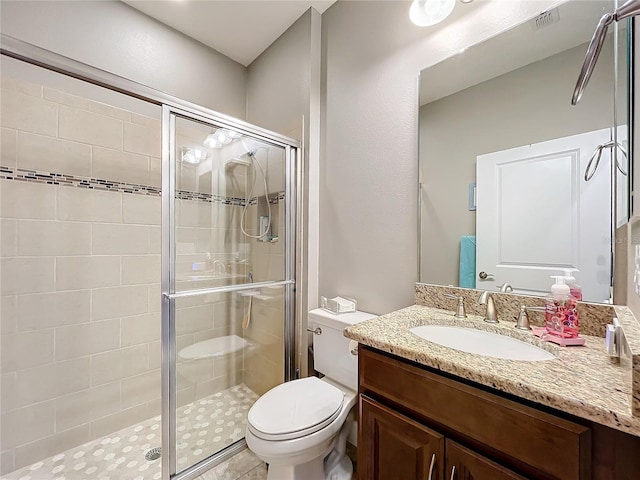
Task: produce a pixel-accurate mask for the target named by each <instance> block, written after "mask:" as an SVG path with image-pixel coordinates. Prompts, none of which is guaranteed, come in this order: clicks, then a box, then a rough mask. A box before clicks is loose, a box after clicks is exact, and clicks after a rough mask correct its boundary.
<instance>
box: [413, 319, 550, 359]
mask: <svg viewBox="0 0 640 480" xmlns="http://www.w3.org/2000/svg"><path fill="white" fill-rule="evenodd" d="M409 331H410V332H411V333H413V334H414V335H417V336H418V337H420V338H424V339H425V340H429V341H430V342H434V343H437V344H439V345H443V346H445V347H449V348H454V349H456V350H462V351H463V352H468V353H475V354H476V355H483V356H485V357H495V358H504V359H506V360H524V361H528V362H540V361H543V360H551V359H553V358H555V356H554V355H553V354H552V353H549V352H547V351H546V350H543V349H541V348H538V347H536V346H535V345H531V344H529V343H525V342H521V341H520V340H517V339H515V338H511V337H507V336H504V335H499V334H497V333H491V332H485V331H484V330H476V329H474V328H464V327H452V326H448V325H423V326H421V327H414V328H412V329H410V330H409Z"/></svg>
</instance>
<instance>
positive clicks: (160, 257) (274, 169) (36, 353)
mask: <svg viewBox="0 0 640 480" xmlns="http://www.w3.org/2000/svg"><path fill="white" fill-rule="evenodd" d="M1 59H2V78H1V83H0V88H1V102H2V111H1V115H0V121H1V123H2V125H1V126H2V143H1V154H2V155H1V161H0V197H1V198H0V217H1V218H0V221H1V224H0V229H1V231H0V233H1V235H2V247H1V249H0V255H1V262H2V263H1V284H0V292H1V294H2V297H1V303H2V305H1V306H2V318H1V321H2V322H1V323H2V330H1V332H0V340H1V344H2V345H1V350H0V355H1V358H0V370H1V371H0V373H1V380H2V389H1V391H0V409H1V413H2V419H1V425H0V429H1V437H0V455H1V458H0V465H1V468H2V470H1V471H0V476H1V477H2V478H3V479H8V480H14V479H15V480H18V479H25V480H26V479H31V480H41V479H42V480H45V479H49V478H51V479H57V478H65V479H66V480H72V479H87V478H95V479H108V478H112V479H119V480H120V479H121V480H128V479H131V480H141V479H165V480H168V479H170V478H180V479H182V478H184V479H189V478H195V477H197V476H198V475H199V474H201V473H202V472H204V471H205V470H207V469H208V468H210V467H211V466H212V465H214V464H215V463H217V462H219V461H221V460H223V459H225V458H228V457H229V456H231V455H233V454H234V453H236V452H237V451H239V450H241V449H242V448H244V446H245V443H244V431H245V425H246V415H247V412H248V409H249V408H250V406H251V405H252V404H253V402H254V401H255V400H256V399H257V398H258V396H259V395H261V394H262V393H264V392H265V391H266V390H268V389H269V388H271V387H273V386H275V385H277V384H279V383H281V382H283V381H285V380H288V379H291V378H293V376H294V372H295V364H294V358H295V356H294V350H295V344H294V338H295V322H294V307H295V290H294V286H295V270H296V269H295V261H296V260H295V259H296V256H295V251H296V248H295V245H296V243H295V242H296V238H295V220H296V211H297V209H296V205H297V203H296V195H297V188H298V185H299V181H298V179H297V178H298V174H299V168H298V162H299V161H300V158H299V147H298V144H297V142H296V141H295V140H291V139H288V138H286V137H283V136H281V135H278V134H275V133H272V132H268V131H265V130H263V129H260V128H258V127H255V126H253V125H250V124H248V123H245V122H242V121H238V120H235V119H232V118H230V117H226V116H224V115H220V114H217V113H215V112H211V111H208V110H206V109H202V108H199V107H197V106H195V105H192V104H189V103H187V102H183V101H180V100H178V99H175V98H172V97H169V96H167V95H164V94H161V93H159V92H156V91H153V90H151V89H148V88H146V87H142V86H140V85H137V84H134V83H133V82H129V81H126V80H123V79H121V78H119V77H115V76H112V75H109V74H107V73H105V72H101V71H97V70H95V69H92V68H90V67H88V66H86V65H82V64H78V63H76V62H73V61H70V60H69V59H66V58H63V57H59V56H57V55H55V54H52V53H50V52H46V51H43V50H41V49H38V48H36V47H32V46H30V45H26V44H23V43H20V42H17V41H15V40H13V39H10V38H7V37H4V36H3V37H2V57H1ZM36 65H37V66H36Z"/></svg>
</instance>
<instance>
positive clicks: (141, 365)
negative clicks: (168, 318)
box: [0, 78, 160, 473]
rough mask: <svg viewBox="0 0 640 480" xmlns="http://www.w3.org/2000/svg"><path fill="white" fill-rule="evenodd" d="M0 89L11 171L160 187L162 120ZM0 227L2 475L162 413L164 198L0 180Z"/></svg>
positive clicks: (35, 91)
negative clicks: (161, 242) (161, 227)
mask: <svg viewBox="0 0 640 480" xmlns="http://www.w3.org/2000/svg"><path fill="white" fill-rule="evenodd" d="M0 86H1V92H0V93H1V99H0V102H1V105H0V122H1V126H2V145H1V147H2V148H1V162H0V163H1V164H2V165H5V166H9V167H13V168H16V167H17V168H21V169H31V170H38V171H43V172H55V173H63V174H69V175H75V176H82V177H93V178H100V179H104V180H116V181H125V182H129V183H135V184H144V185H152V186H159V184H160V182H159V176H158V175H157V173H156V172H154V165H157V164H159V163H160V159H159V156H160V140H159V139H160V137H159V135H160V121H159V120H158V119H155V118H149V117H144V116H140V115H137V114H134V113H132V112H129V111H125V110H121V109H118V108H114V107H111V106H109V105H105V104H101V103H97V102H94V101H91V100H88V99H86V98H81V97H77V96H73V95H69V94H66V93H63V92H60V91H56V90H52V89H49V88H47V87H43V86H40V85H34V84H31V83H26V82H21V81H17V80H13V79H6V78H3V79H2V83H1V85H0ZM158 113H159V112H158ZM0 217H1V222H2V223H1V225H0V226H1V228H2V248H1V251H0V254H1V257H2V258H0V269H1V282H2V283H1V285H0V292H1V294H2V297H1V302H2V331H1V334H0V377H1V384H2V389H1V394H0V414H1V419H0V424H1V425H2V434H1V436H0V450H1V455H2V459H3V461H2V467H1V468H2V473H6V472H7V471H11V470H13V469H14V468H19V467H21V466H23V465H27V464H29V463H32V462H34V461H37V460H39V459H42V458H45V457H46V456H48V455H51V454H54V453H57V452H60V451H63V450H66V449H68V448H71V447H73V446H76V445H78V444H80V443H83V442H85V441H88V440H90V439H93V438H97V437H100V436H101V435H104V434H106V433H109V432H111V431H115V430H117V429H118V428H120V427H121V426H125V425H129V424H131V423H133V422H136V421H139V420H142V419H144V418H148V417H149V416H152V415H155V414H157V412H158V408H157V404H158V401H157V400H158V399H159V397H160V383H159V375H160V370H159V366H160V365H159V348H158V347H159V338H160V313H159V310H160V306H159V280H160V255H159V253H160V251H159V238H158V237H159V235H160V231H159V228H158V225H159V223H160V198H159V197H149V196H144V195H134V194H127V193H119V192H105V191H98V190H90V189H82V188H76V187H69V186H56V185H45V184H37V183H29V182H20V181H8V180H2V181H0Z"/></svg>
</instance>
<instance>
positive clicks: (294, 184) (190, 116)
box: [161, 104, 300, 480]
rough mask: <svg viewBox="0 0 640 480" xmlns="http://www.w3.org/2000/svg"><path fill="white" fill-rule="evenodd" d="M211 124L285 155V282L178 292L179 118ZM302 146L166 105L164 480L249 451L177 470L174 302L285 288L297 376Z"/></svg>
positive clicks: (288, 353) (289, 375)
mask: <svg viewBox="0 0 640 480" xmlns="http://www.w3.org/2000/svg"><path fill="white" fill-rule="evenodd" d="M178 117H180V118H183V119H187V120H191V121H194V122H198V123H202V124H206V125H208V126H210V127H211V128H212V129H213V128H228V129H232V130H235V131H237V132H238V133H241V134H242V135H248V136H251V137H253V138H256V139H259V140H260V141H262V142H265V143H268V144H270V145H272V146H275V147H280V148H283V149H284V151H285V210H284V218H285V224H284V227H285V235H284V242H285V244H284V245H285V246H284V262H285V265H284V279H283V280H275V281H265V282H256V283H253V282H252V283H242V284H235V285H225V286H222V287H212V288H205V289H198V290H187V291H180V292H176V290H175V271H174V266H175V255H176V252H175V243H176V242H175V230H176V223H175V198H176V197H175V193H176V165H177V158H176V138H175V137H176V118H178ZM299 171H300V147H299V144H298V142H297V141H296V140H293V139H290V138H287V137H284V136H281V135H279V134H276V133H273V132H267V131H266V130H262V129H260V128H257V127H255V126H253V125H250V124H248V123H246V122H242V121H234V120H233V119H231V118H230V117H226V116H222V115H219V114H215V113H212V112H203V111H201V112H193V111H190V110H185V109H183V108H179V107H176V106H170V105H166V104H164V105H163V106H162V259H161V265H162V283H161V289H162V334H161V345H162V369H161V370H162V451H163V452H167V451H168V452H170V455H163V456H162V479H163V480H169V479H171V480H190V479H192V478H194V477H196V476H198V475H200V474H202V473H203V472H205V471H206V470H208V469H210V468H211V467H212V466H213V465H214V464H216V463H219V462H220V461H222V460H223V459H225V458H227V457H229V456H231V455H233V454H234V453H236V452H237V451H239V450H241V449H243V448H245V446H246V442H245V440H244V439H242V440H239V441H238V442H235V443H234V444H232V445H230V446H228V447H226V448H225V449H223V450H222V451H221V452H216V453H214V454H212V455H211V456H210V457H208V458H206V459H204V460H202V461H200V462H198V463H196V464H195V465H192V466H191V467H188V468H187V469H185V470H184V471H182V472H181V473H179V474H178V473H177V472H176V440H177V435H176V428H177V425H176V411H177V402H176V395H177V388H176V381H177V378H176V373H177V362H176V349H175V339H176V329H175V325H176V323H175V320H176V317H175V314H176V309H175V301H176V300H177V299H179V298H186V297H195V296H200V295H209V294H213V293H228V292H240V291H244V290H254V289H256V288H260V287H266V286H284V331H283V336H284V352H283V353H284V372H283V375H284V380H285V381H288V380H291V379H293V378H294V376H295V372H296V366H295V358H296V355H295V349H296V348H295V339H296V335H295V334H296V332H295V311H296V308H295V306H296V302H295V300H296V289H295V284H296V281H295V278H296V277H295V273H296V268H295V267H296V219H297V212H298V208H296V206H297V204H298V202H297V200H296V198H297V193H298V182H299V180H300V176H299V175H298V172H299Z"/></svg>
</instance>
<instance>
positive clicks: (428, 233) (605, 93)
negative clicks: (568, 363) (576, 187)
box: [419, 0, 631, 302]
mask: <svg viewBox="0 0 640 480" xmlns="http://www.w3.org/2000/svg"><path fill="white" fill-rule="evenodd" d="M558 8H559V18H560V20H559V21H558V22H555V23H553V24H550V25H548V26H545V27H544V28H536V26H535V19H533V20H530V21H528V22H525V23H524V24H521V25H518V26H515V27H514V28H512V29H511V30H507V31H505V32H504V33H502V34H500V35H498V36H496V37H493V38H491V39H488V40H486V41H484V42H482V43H480V44H477V45H473V46H471V47H470V48H467V49H466V50H465V51H464V53H462V54H458V55H455V56H453V57H450V58H448V59H446V60H443V61H442V62H440V63H438V64H435V65H433V66H431V67H429V68H426V69H424V70H423V71H422V72H421V74H420V148H419V162H420V164H419V172H420V227H419V232H420V268H419V271H420V275H419V279H420V281H421V282H425V283H431V284H440V285H454V286H458V285H461V283H460V267H461V263H462V262H461V239H462V238H463V237H465V236H473V235H476V215H477V214H478V212H477V210H472V209H471V208H470V203H469V185H470V184H473V183H475V182H476V158H477V157H479V156H482V155H486V154H489V153H492V152H501V151H504V150H510V149H516V148H518V147H522V146H531V145H534V144H542V143H545V142H550V141H553V140H557V139H562V138H566V137H572V136H576V135H581V134H586V133H588V132H594V131H598V130H603V129H608V131H609V132H611V131H612V130H613V129H612V127H613V126H614V125H616V124H617V125H619V126H620V127H619V129H618V132H622V133H619V136H621V139H622V140H621V139H618V142H619V143H620V144H621V145H622V146H623V147H625V148H626V146H627V142H625V141H624V139H626V138H627V135H626V132H627V126H626V125H627V123H628V122H627V118H628V114H629V109H628V105H629V98H628V96H627V95H626V94H627V92H629V89H628V87H627V77H626V70H627V69H628V64H627V52H628V50H627V32H626V24H624V23H619V24H617V25H616V28H618V29H619V31H618V33H615V30H613V31H611V32H610V35H609V36H608V38H607V40H606V42H605V45H604V47H603V50H602V54H601V56H600V60H599V62H598V66H597V68H596V70H595V71H594V73H593V77H592V78H591V82H590V84H589V90H588V92H587V94H585V96H584V97H583V99H582V100H581V102H580V104H579V105H577V106H571V92H572V91H573V87H574V86H575V81H576V78H577V75H578V72H579V71H580V67H581V66H582V62H583V60H584V55H585V52H586V49H587V44H588V41H589V39H590V38H591V35H592V33H593V29H594V26H595V25H596V24H597V23H598V21H599V19H600V17H601V16H602V15H603V13H606V12H608V11H612V10H613V9H614V8H615V4H614V2H613V1H609V0H603V1H597V0H596V1H590V2H584V1H574V0H571V1H568V2H566V3H563V4H561V5H559V7H558ZM616 68H617V71H618V75H617V77H615V76H614V72H615V71H616ZM616 79H617V80H616ZM616 82H617V83H616ZM616 85H617V88H616V90H617V97H616V99H617V101H616V102H615V107H616V108H615V109H614V101H613V99H614V86H616ZM614 110H617V113H614ZM614 115H615V118H614ZM609 135H610V134H609ZM609 135H607V138H606V141H609V140H610V136H609ZM600 143H601V142H598V143H596V144H595V145H594V146H593V148H595V146H596V145H598V144H600ZM593 148H592V149H591V150H590V151H588V152H585V153H584V157H586V160H587V161H588V160H589V158H590V157H591V154H592V153H593ZM616 153H617V154H618V160H619V161H620V163H621V164H623V168H624V169H625V170H626V167H625V165H626V164H627V163H628V162H629V161H631V160H630V159H629V160H628V159H626V158H622V157H623V155H622V154H621V152H620V151H618V152H616ZM610 155H611V150H605V151H604V152H603V155H602V159H601V165H600V169H599V175H602V176H604V175H608V178H607V179H603V180H602V182H603V184H606V186H609V185H610V183H609V182H610V165H611V162H610ZM580 161H583V160H580ZM554 167H556V165H554ZM557 167H558V168H560V165H557ZM576 168H577V169H578V170H581V172H580V173H581V175H584V166H580V167H579V168H578V167H576ZM580 178H581V177H580ZM523 181H525V182H529V181H533V178H532V177H530V176H527V178H525V179H524V180H523ZM594 181H595V180H594ZM627 182H628V178H627V177H625V176H622V175H621V174H618V187H620V189H617V199H618V201H617V203H618V209H619V210H620V213H619V218H620V219H621V221H622V222H623V223H624V222H625V221H626V218H627V212H626V209H625V207H626V204H627V200H626V199H625V195H626V186H627ZM583 183H584V182H583ZM589 183H590V182H589ZM545 185H546V187H545V188H551V186H550V185H551V183H550V182H547V183H546V184H545ZM538 187H539V188H538V189H537V190H538V191H539V192H538V193H539V195H540V196H544V195H545V193H544V190H543V189H542V188H541V187H540V186H538ZM591 187H592V185H589V188H591ZM556 188H559V187H557V186H556ZM535 190H536V189H532V190H531V191H535ZM576 195H577V194H576ZM609 195H610V194H609ZM608 198H609V200H608V201H605V202H604V203H598V206H599V208H610V207H607V205H611V204H612V202H611V196H609V197H608ZM522 200H523V201H522V202H521V203H520V206H519V208H518V209H517V211H518V212H522V214H523V215H526V212H527V211H534V209H535V208H536V206H537V204H538V202H539V199H538V197H536V196H535V195H532V196H530V197H529V198H528V200H529V202H527V203H524V195H523V198H522ZM575 200H576V202H580V203H578V205H579V209H580V211H583V212H589V211H595V210H594V209H593V208H591V209H589V208H586V206H585V205H583V204H582V203H581V202H583V201H585V200H584V199H583V198H580V197H579V196H576V197H575ZM567 201H568V200H567ZM567 216H568V217H570V215H569V214H567ZM603 218H604V219H605V220H603V222H607V225H609V222H610V220H609V219H610V214H608V215H605V214H603ZM618 225H620V222H618ZM531 228H532V229H533V228H534V227H533V226H531ZM539 228H540V231H539V233H540V236H541V237H544V238H545V239H546V237H545V235H550V231H553V228H550V227H539ZM608 228H610V226H609V227H608ZM609 231H611V230H609V229H608V230H607V233H605V236H604V238H603V237H602V236H600V237H597V238H596V236H594V235H589V234H586V235H582V234H581V233H580V232H579V231H576V232H574V233H575V235H576V236H575V238H574V241H575V243H574V246H575V249H576V250H575V251H573V252H572V254H573V255H574V256H575V255H578V256H580V255H582V254H581V253H580V248H583V247H584V248H587V246H590V247H589V248H591V249H592V250H595V251H598V249H599V248H600V246H601V245H600V244H602V242H603V241H604V242H605V243H607V244H608V245H607V246H606V248H607V249H610V248H611V243H612V242H611V241H610V239H611V234H610V233H608V232H609ZM607 235H609V236H608V237H607ZM607 238H608V240H607ZM598 257H599V258H600V257H602V256H601V255H599V256H598ZM604 257H605V258H603V259H602V260H604V262H605V263H606V265H598V266H597V271H598V272H599V273H598V275H599V276H598V279H599V280H598V282H600V281H601V280H602V281H604V282H605V283H606V282H607V281H609V277H610V276H611V275H610V273H611V269H612V266H611V257H612V256H611V254H608V255H604ZM552 260H554V261H553V262H551V263H552V264H554V265H555V264H556V263H558V264H561V265H565V264H569V265H573V264H574V262H573V261H567V260H565V259H562V260H561V261H560V260H558V261H556V260H557V259H556V258H553V259H552ZM569 265H567V266H569ZM545 268H546V267H545ZM534 270H535V269H532V271H534ZM480 271H485V272H486V273H489V274H496V271H495V268H491V267H483V269H481V270H478V271H476V272H474V276H473V278H475V280H476V285H477V287H478V288H482V287H481V285H480V284H479V283H480V282H479V281H478V274H479V273H480ZM557 272H558V270H557V269H554V271H553V272H551V273H557ZM607 272H609V273H607ZM547 273H548V271H547V270H545V274H544V275H545V277H546V275H547ZM619 273H620V274H622V272H616V278H618V274H619ZM622 276H624V275H623V274H622ZM488 278H489V279H492V278H493V281H487V282H484V283H485V284H487V285H489V286H490V287H489V288H490V289H491V290H494V289H495V287H497V286H499V285H500V284H501V283H503V281H502V280H500V279H499V278H497V277H491V276H489V277H488ZM577 278H578V282H579V283H580V284H583V283H586V281H585V280H584V279H583V272H580V274H578V275H577ZM603 279H604V280H603ZM504 281H506V282H508V283H510V284H511V285H513V287H514V288H516V289H517V290H518V291H519V292H520V293H525V292H529V293H531V294H539V293H538V292H539V291H540V290H542V291H543V292H544V291H546V290H547V288H548V287H549V285H550V284H551V280H550V279H549V278H548V277H546V278H545V282H544V284H543V287H536V288H533V287H532V286H530V285H529V286H528V282H521V284H520V285H517V283H520V282H519V281H517V280H516V279H513V278H507V279H505V280H504ZM518 287H520V288H518ZM608 298H609V293H608V291H606V292H605V291H604V290H603V291H597V292H595V293H594V294H593V295H591V296H589V297H587V296H585V300H589V301H597V302H600V301H605V300H606V299H608Z"/></svg>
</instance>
